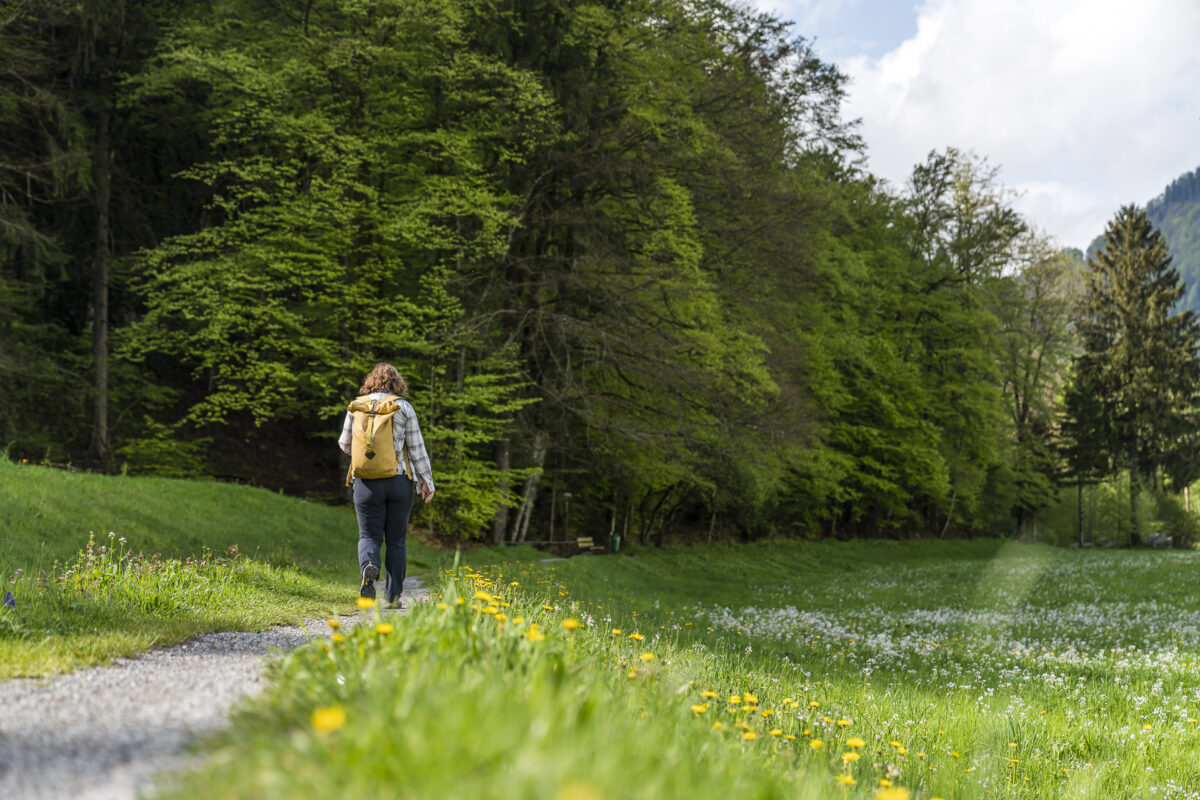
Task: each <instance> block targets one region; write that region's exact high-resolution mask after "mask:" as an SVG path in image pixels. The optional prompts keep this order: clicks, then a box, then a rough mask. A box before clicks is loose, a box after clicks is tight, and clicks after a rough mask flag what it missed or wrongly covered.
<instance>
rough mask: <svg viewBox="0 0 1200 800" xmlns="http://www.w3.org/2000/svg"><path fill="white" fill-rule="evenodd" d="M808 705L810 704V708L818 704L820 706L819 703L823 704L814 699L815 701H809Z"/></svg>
mask: <svg viewBox="0 0 1200 800" xmlns="http://www.w3.org/2000/svg"><path fill="white" fill-rule="evenodd" d="M808 705H809V708H816V707H817V706H819V705H821V704H820V703H818V702H817V701H816V700H813V701H812V702H811V703H809V704H808Z"/></svg>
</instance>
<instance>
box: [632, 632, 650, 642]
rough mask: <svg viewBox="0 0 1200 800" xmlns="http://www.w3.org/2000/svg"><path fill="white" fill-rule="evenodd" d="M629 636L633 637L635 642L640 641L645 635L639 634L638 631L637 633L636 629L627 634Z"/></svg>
mask: <svg viewBox="0 0 1200 800" xmlns="http://www.w3.org/2000/svg"><path fill="white" fill-rule="evenodd" d="M629 638H630V639H633V640H634V641H635V642H640V641H642V640H643V639H645V638H646V637H645V636H642V635H641V634H640V633H638V632H637V631H634V632H633V633H631V634H629Z"/></svg>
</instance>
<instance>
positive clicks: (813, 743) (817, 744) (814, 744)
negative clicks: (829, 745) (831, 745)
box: [808, 739, 825, 750]
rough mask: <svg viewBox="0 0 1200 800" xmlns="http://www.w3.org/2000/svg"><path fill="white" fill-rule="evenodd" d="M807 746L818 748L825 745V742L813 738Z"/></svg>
mask: <svg viewBox="0 0 1200 800" xmlns="http://www.w3.org/2000/svg"><path fill="white" fill-rule="evenodd" d="M808 746H809V747H811V748H812V749H813V750H820V749H821V748H822V747H824V746H825V743H824V742H822V741H821V740H820V739H813V740H812V741H811V742H809V743H808Z"/></svg>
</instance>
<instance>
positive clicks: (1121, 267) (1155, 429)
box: [1076, 206, 1200, 544]
mask: <svg viewBox="0 0 1200 800" xmlns="http://www.w3.org/2000/svg"><path fill="white" fill-rule="evenodd" d="M1183 291H1184V287H1183V286H1182V285H1181V284H1180V283H1179V273H1178V272H1177V271H1176V270H1175V269H1174V268H1173V267H1171V259H1170V256H1169V255H1168V254H1167V245H1166V242H1165V240H1164V239H1163V236H1162V233H1161V232H1160V231H1158V230H1157V229H1156V228H1155V227H1154V226H1153V225H1152V224H1151V222H1150V220H1149V218H1148V217H1147V216H1146V212H1145V211H1142V210H1140V209H1137V208H1135V207H1132V206H1130V207H1126V208H1123V209H1121V210H1120V212H1118V214H1117V216H1116V217H1115V218H1114V219H1113V220H1112V221H1111V222H1110V223H1109V225H1108V227H1107V229H1106V231H1105V241H1104V247H1103V249H1101V250H1100V251H1099V252H1098V253H1096V255H1095V256H1094V258H1093V259H1092V260H1091V261H1089V262H1088V284H1087V295H1086V298H1085V300H1084V303H1083V304H1082V306H1081V308H1080V311H1079V315H1078V321H1077V327H1078V329H1079V332H1080V336H1081V338H1082V340H1083V345H1084V353H1083V355H1082V356H1081V357H1080V359H1079V362H1078V364H1077V370H1076V376H1077V380H1079V381H1080V382H1081V384H1082V386H1083V388H1084V390H1085V391H1087V390H1090V391H1091V392H1094V394H1095V396H1096V398H1097V400H1098V402H1099V405H1100V414H1099V417H1100V419H1101V420H1103V422H1102V423H1098V424H1096V423H1093V424H1092V428H1093V429H1095V430H1096V431H1098V432H1102V433H1104V434H1106V435H1107V441H1105V442H1103V451H1104V452H1105V453H1107V454H1108V457H1109V459H1110V460H1112V461H1114V462H1116V463H1119V464H1120V465H1121V466H1123V467H1125V468H1127V469H1128V470H1129V472H1130V491H1131V514H1132V520H1133V524H1134V529H1133V542H1134V543H1135V544H1136V543H1137V541H1138V528H1139V524H1138V522H1139V517H1138V491H1139V489H1140V487H1141V484H1142V482H1143V480H1144V479H1145V476H1147V475H1154V474H1155V472H1156V471H1157V470H1159V469H1160V468H1162V467H1163V466H1164V464H1167V463H1170V464H1171V465H1172V467H1173V469H1174V471H1175V472H1176V473H1177V474H1179V476H1180V477H1181V478H1183V480H1184V482H1185V483H1186V482H1187V480H1188V479H1189V478H1192V477H1194V476H1192V475H1190V474H1189V473H1190V472H1191V469H1190V466H1189V463H1190V461H1185V460H1184V459H1179V458H1174V459H1173V458H1172V457H1171V454H1172V453H1174V452H1176V451H1177V450H1178V449H1179V448H1181V447H1185V446H1187V444H1188V443H1189V440H1190V439H1191V438H1193V437H1195V435H1196V431H1197V430H1198V428H1197V425H1198V424H1200V418H1197V416H1196V413H1195V408H1196V405H1197V402H1196V401H1197V384H1198V382H1200V355H1198V354H1197V346H1198V345H1200V326H1198V325H1197V323H1196V320H1195V317H1194V315H1193V314H1192V312H1191V311H1187V310H1185V311H1182V312H1179V313H1174V314H1172V313H1171V310H1172V308H1173V307H1174V306H1175V303H1176V301H1177V300H1178V299H1179V298H1180V297H1181V296H1182V294H1183Z"/></svg>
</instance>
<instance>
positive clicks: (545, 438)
mask: <svg viewBox="0 0 1200 800" xmlns="http://www.w3.org/2000/svg"><path fill="white" fill-rule="evenodd" d="M549 444H550V436H549V435H548V434H547V433H546V432H545V431H538V432H537V435H536V436H534V437H533V466H534V467H536V468H537V472H535V473H533V474H532V475H530V476H529V477H528V478H527V479H526V480H525V488H524V489H523V490H522V491H521V509H520V511H518V512H517V521H516V524H515V525H513V532H512V540H513V541H514V542H523V541H525V535H526V534H527V533H528V532H529V520H530V518H531V517H533V505H534V502H535V501H536V500H537V494H538V486H539V485H540V484H541V482H542V465H543V464H545V463H546V448H547V447H548V446H549Z"/></svg>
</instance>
